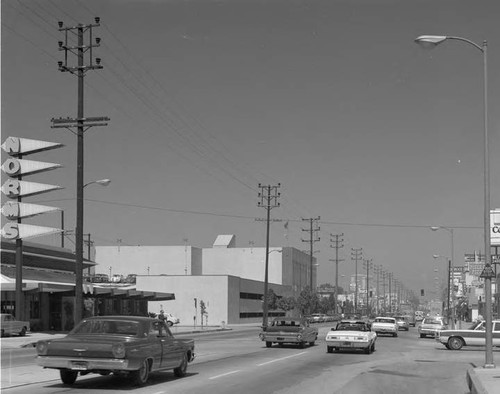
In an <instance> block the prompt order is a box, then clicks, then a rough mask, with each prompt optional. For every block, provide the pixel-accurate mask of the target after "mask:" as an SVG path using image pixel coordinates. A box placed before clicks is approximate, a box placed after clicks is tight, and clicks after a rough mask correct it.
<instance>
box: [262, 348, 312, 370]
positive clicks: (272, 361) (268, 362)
mask: <svg viewBox="0 0 500 394" xmlns="http://www.w3.org/2000/svg"><path fill="white" fill-rule="evenodd" d="M302 354H306V352H302V353H297V354H293V355H291V356H287V357H282V358H277V359H276V360H271V361H266V362H265V363H262V364H257V366H258V367H260V366H262V365H266V364H271V363H274V362H276V361H281V360H286V359H287V358H291V357H296V356H300V355H302Z"/></svg>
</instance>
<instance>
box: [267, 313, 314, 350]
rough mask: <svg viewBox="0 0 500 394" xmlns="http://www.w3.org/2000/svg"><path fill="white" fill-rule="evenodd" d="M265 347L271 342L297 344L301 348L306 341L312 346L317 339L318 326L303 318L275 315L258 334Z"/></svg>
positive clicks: (281, 344)
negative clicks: (311, 324)
mask: <svg viewBox="0 0 500 394" xmlns="http://www.w3.org/2000/svg"><path fill="white" fill-rule="evenodd" d="M259 337H260V339H261V340H262V341H264V342H266V346H267V347H271V346H272V345H273V343H277V344H278V345H279V346H283V344H285V343H291V344H297V345H299V347H301V348H303V347H304V346H305V344H306V343H309V345H310V346H314V342H316V340H317V339H318V328H317V327H311V326H310V325H309V320H307V319H305V318H293V317H277V318H275V319H274V320H273V321H272V322H271V324H270V325H269V326H268V327H264V329H263V330H262V332H261V333H260V334H259Z"/></svg>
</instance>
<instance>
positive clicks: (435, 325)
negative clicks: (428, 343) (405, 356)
mask: <svg viewBox="0 0 500 394" xmlns="http://www.w3.org/2000/svg"><path fill="white" fill-rule="evenodd" d="M446 328H447V326H446V322H445V320H444V318H443V317H441V316H429V317H426V318H424V320H422V324H420V326H418V333H419V334H420V338H424V337H426V336H431V337H433V338H435V337H436V336H437V333H438V331H441V330H446Z"/></svg>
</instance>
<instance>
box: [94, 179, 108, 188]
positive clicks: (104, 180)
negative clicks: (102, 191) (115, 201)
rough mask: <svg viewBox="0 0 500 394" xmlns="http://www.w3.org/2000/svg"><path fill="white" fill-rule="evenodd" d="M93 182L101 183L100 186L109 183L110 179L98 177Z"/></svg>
mask: <svg viewBox="0 0 500 394" xmlns="http://www.w3.org/2000/svg"><path fill="white" fill-rule="evenodd" d="M95 183H97V184H99V185H101V186H108V185H109V184H110V183H111V179H107V178H106V179H99V180H98V181H95Z"/></svg>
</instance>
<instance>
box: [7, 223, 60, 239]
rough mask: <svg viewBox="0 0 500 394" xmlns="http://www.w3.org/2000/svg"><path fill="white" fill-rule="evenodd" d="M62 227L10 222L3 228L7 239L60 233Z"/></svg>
mask: <svg viewBox="0 0 500 394" xmlns="http://www.w3.org/2000/svg"><path fill="white" fill-rule="evenodd" d="M62 231H63V230H61V229H60V228H52V227H43V226H34V225H32V224H23V223H15V222H10V223H7V224H6V225H5V226H3V228H2V230H1V235H2V237H4V238H6V239H25V238H32V237H39V236H42V235H50V234H56V233H60V232H62Z"/></svg>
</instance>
